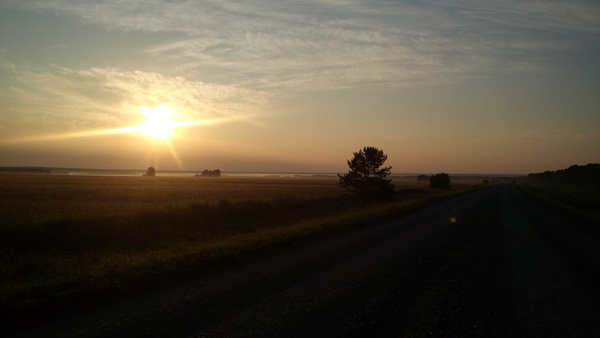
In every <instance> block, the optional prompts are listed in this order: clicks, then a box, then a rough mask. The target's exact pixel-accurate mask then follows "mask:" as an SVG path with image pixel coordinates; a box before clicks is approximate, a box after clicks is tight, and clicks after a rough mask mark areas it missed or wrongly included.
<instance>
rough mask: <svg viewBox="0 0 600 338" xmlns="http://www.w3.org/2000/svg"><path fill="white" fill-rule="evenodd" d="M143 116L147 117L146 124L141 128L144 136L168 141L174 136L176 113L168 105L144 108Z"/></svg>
mask: <svg viewBox="0 0 600 338" xmlns="http://www.w3.org/2000/svg"><path fill="white" fill-rule="evenodd" d="M142 114H143V115H144V116H145V117H146V120H145V121H144V123H143V124H142V125H141V126H140V133H141V134H142V135H145V136H148V137H151V138H153V139H157V140H158V139H160V140H168V139H169V137H171V136H173V130H174V129H175V128H176V124H175V122H174V121H173V118H174V117H175V111H174V110H173V109H171V108H169V107H168V106H166V105H162V106H159V107H155V108H149V107H144V108H142Z"/></svg>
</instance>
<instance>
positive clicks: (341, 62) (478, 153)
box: [0, 0, 600, 174]
mask: <svg viewBox="0 0 600 338" xmlns="http://www.w3.org/2000/svg"><path fill="white" fill-rule="evenodd" d="M599 88H600V3H599V2H597V1H595V0H540V1H536V0H532V1H527V0H525V1H513V0H496V1H488V0H444V1H408V0H407V1H402V0H364V1H363V0H348V1H342V0H321V1H293V0H292V1H272V0H271V1H266V0H248V1H226V0H208V1H192V0H189V1H185V0H181V1H178V0H171V1H159V0H143V1H142V0H105V1H92V0H44V1H34V0H32V1H19V0H0V166H49V167H69V168H101V169H140V170H143V169H145V168H147V167H148V166H154V167H155V168H156V169H157V171H159V172H160V170H191V171H194V170H200V171H201V170H204V169H211V170H212V169H217V168H218V169H220V170H222V171H224V172H228V171H229V172H234V171H237V172H240V171H243V172H248V171H250V172H253V171H254V172H265V171H268V172H280V171H288V172H307V171H308V172H339V173H342V172H346V171H347V170H348V166H347V163H346V161H347V160H348V159H350V158H352V156H353V153H354V152H356V151H358V150H359V149H361V148H362V147H365V146H373V147H377V148H379V149H382V150H383V151H384V152H385V153H386V154H387V155H388V160H387V162H386V165H389V166H392V172H393V173H438V172H446V173H455V174H458V173H462V174H468V173H505V174H527V173H531V172H541V171H546V170H558V169H563V168H567V167H569V166H570V165H573V164H579V165H585V164H587V163H599V162H600V90H599Z"/></svg>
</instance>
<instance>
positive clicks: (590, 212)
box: [518, 183, 600, 222]
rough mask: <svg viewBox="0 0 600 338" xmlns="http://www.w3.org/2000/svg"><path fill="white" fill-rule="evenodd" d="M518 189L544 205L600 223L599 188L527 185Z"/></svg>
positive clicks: (544, 184) (521, 185) (541, 184)
mask: <svg viewBox="0 0 600 338" xmlns="http://www.w3.org/2000/svg"><path fill="white" fill-rule="evenodd" d="M518 187H519V188H520V189H521V190H522V191H524V192H526V193H529V194H531V195H533V196H535V197H537V198H539V199H541V200H542V201H544V202H545V203H546V204H548V205H551V206H553V207H555V208H559V209H562V210H565V211H567V212H569V213H571V214H576V215H579V216H582V217H585V218H588V219H591V220H594V221H596V222H600V188H598V187H593V186H583V185H567V184H546V183H528V184H520V185H518Z"/></svg>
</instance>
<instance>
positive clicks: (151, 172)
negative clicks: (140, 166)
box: [143, 167, 156, 177]
mask: <svg viewBox="0 0 600 338" xmlns="http://www.w3.org/2000/svg"><path fill="white" fill-rule="evenodd" d="M143 176H148V177H154V176H156V170H155V169H154V167H148V169H147V170H146V173H144V175H143Z"/></svg>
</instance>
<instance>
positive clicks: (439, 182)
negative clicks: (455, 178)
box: [429, 173, 450, 189]
mask: <svg viewBox="0 0 600 338" xmlns="http://www.w3.org/2000/svg"><path fill="white" fill-rule="evenodd" d="M429 185H430V186H431V187H432V188H434V189H450V175H448V174H445V173H440V174H435V175H433V176H431V179H430V180H429Z"/></svg>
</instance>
